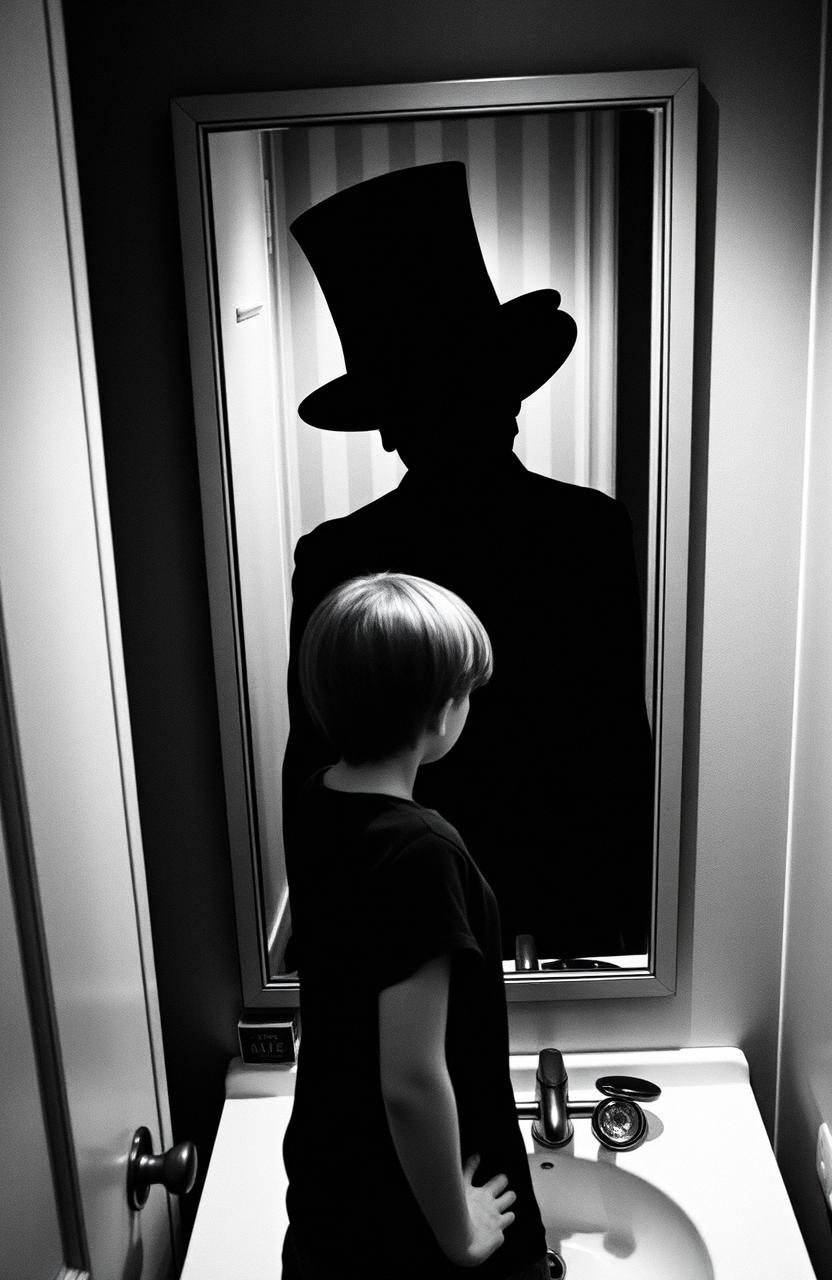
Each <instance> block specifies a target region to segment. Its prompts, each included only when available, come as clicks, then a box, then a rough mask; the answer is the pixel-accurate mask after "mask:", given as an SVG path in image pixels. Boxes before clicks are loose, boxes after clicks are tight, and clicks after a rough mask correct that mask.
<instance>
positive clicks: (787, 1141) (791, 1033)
mask: <svg viewBox="0 0 832 1280" xmlns="http://www.w3.org/2000/svg"><path fill="white" fill-rule="evenodd" d="M827 72H828V68H827ZM830 106H832V103H830V86H829V80H828V74H827V88H826V110H825V117H826V119H825V129H824V134H825V137H824V144H825V145H824V153H823V169H822V183H821V188H820V195H821V205H820V209H819V214H820V217H819V225H818V235H819V240H818V258H817V263H818V275H817V301H816V321H817V327H816V332H815V335H814V342H813V351H814V361H815V363H814V369H813V377H812V382H811V387H812V406H811V408H812V412H811V417H810V435H809V442H808V471H807V485H806V509H805V547H804V553H803V566H802V600H801V609H800V622H801V632H800V666H799V673H798V674H799V682H798V690H797V704H796V720H795V742H794V759H795V767H794V798H793V830H792V840H791V860H792V865H791V876H790V894H789V912H788V940H787V948H786V960H787V967H786V979H785V987H784V1019H783V1052H782V1077H781V1097H780V1108H779V1124H778V1130H777V1151H778V1159H779V1160H780V1164H781V1167H782V1169H783V1173H784V1176H785V1178H786V1180H787V1184H788V1186H789V1188H790V1190H791V1192H792V1197H793V1199H794V1201H795V1205H796V1207H797V1210H798V1216H799V1219H800V1223H801V1226H802V1228H803V1232H804V1235H805V1236H806V1239H807V1242H808V1243H809V1245H810V1248H811V1250H812V1253H813V1256H814V1261H815V1266H816V1268H817V1269H818V1273H819V1274H821V1275H830V1274H832V1231H831V1230H830V1220H829V1215H828V1213H827V1209H826V1207H825V1205H824V1202H823V1198H822V1195H821V1192H820V1188H819V1186H818V1184H817V1182H816V1180H815V1176H814V1150H815V1142H816V1139H817V1130H818V1125H819V1124H820V1123H821V1122H822V1121H829V1122H830V1123H832V975H831V974H830V968H832V937H830V932H832V434H830V431H829V422H830V413H832V354H830V353H832V113H831V112H830Z"/></svg>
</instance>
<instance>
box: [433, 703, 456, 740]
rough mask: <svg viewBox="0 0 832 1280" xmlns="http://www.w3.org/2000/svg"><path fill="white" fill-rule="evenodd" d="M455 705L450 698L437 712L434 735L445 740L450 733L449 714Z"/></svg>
mask: <svg viewBox="0 0 832 1280" xmlns="http://www.w3.org/2000/svg"><path fill="white" fill-rule="evenodd" d="M453 705H454V700H453V698H448V700H447V702H443V703H442V706H441V707H440V708H439V710H438V711H437V712H436V720H435V724H434V733H436V735H437V736H438V737H440V738H444V737H445V734H446V733H447V732H448V713H449V712H450V710H451V707H452V706H453Z"/></svg>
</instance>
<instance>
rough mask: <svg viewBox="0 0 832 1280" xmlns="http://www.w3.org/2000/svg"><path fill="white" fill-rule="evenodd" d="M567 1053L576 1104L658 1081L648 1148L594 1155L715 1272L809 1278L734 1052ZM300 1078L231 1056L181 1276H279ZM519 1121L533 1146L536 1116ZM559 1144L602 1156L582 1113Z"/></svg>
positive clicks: (530, 1061) (717, 1279)
mask: <svg viewBox="0 0 832 1280" xmlns="http://www.w3.org/2000/svg"><path fill="white" fill-rule="evenodd" d="M564 1061H565V1063H566V1068H567V1071H568V1073H569V1096H570V1098H571V1099H572V1100H573V1101H578V1100H581V1099H586V1098H595V1097H597V1096H598V1095H597V1091H596V1090H595V1087H594V1086H595V1080H596V1079H597V1077H598V1076H601V1075H635V1076H641V1077H644V1078H646V1079H648V1080H652V1081H654V1082H655V1083H656V1084H658V1085H659V1086H660V1087H661V1090H662V1094H661V1097H659V1098H657V1099H656V1100H655V1101H654V1102H650V1103H647V1104H646V1106H645V1112H646V1114H647V1117H648V1122H649V1130H648V1135H647V1139H646V1140H645V1142H644V1143H643V1144H642V1146H640V1147H638V1148H636V1149H634V1150H632V1151H626V1152H618V1153H615V1154H613V1153H612V1152H607V1151H602V1152H601V1153H600V1159H603V1160H605V1161H607V1162H609V1163H612V1164H615V1165H617V1166H618V1167H619V1168H621V1169H624V1170H627V1171H628V1172H630V1173H633V1174H635V1175H637V1176H638V1177H640V1178H643V1179H644V1180H645V1181H647V1182H649V1183H652V1184H653V1185H654V1186H655V1187H657V1188H658V1189H659V1190H661V1191H663V1192H664V1193H665V1194H667V1195H668V1196H669V1197H670V1198H671V1199H672V1200H674V1201H675V1202H676V1203H677V1204H678V1205H679V1206H680V1207H681V1208H682V1209H683V1210H684V1212H685V1213H686V1214H687V1215H688V1217H689V1218H690V1219H691V1221H692V1222H693V1224H694V1226H695V1227H696V1228H697V1229H698V1231H699V1232H700V1234H701V1236H702V1238H703V1240H704V1242H705V1244H706V1246H707V1249H708V1251H709V1253H710V1255H711V1261H712V1265H713V1271H714V1280H758V1277H760V1276H764V1275H771V1276H783V1277H788V1280H816V1277H815V1273H814V1271H813V1269H812V1266H811V1263H810V1261H809V1257H808V1254H807V1252H806V1248H805V1245H804V1243H803V1239H802V1237H801V1235H800V1231H799V1229H798V1226H797V1223H796V1221H795V1218H794V1214H793V1212H792V1209H791V1205H790V1202H789V1199H788V1196H787V1194H786V1190H785V1187H784V1185H783V1182H782V1179H781V1177H780V1172H779V1170H778V1167H777V1163H776V1161H775V1158H774V1153H773V1152H772V1149H771V1146H770V1143H769V1140H768V1136H767V1134H766V1131H765V1128H764V1126H763V1122H762V1119H761V1116H760V1113H759V1110H758V1108H757V1104H756V1102H755V1100H754V1095H753V1093H752V1092H751V1087H750V1083H749V1075H748V1064H747V1062H746V1060H745V1057H744V1055H743V1054H742V1053H741V1052H740V1051H739V1050H738V1049H730V1048H728V1049H678V1050H662V1051H650V1052H643V1053H639V1052H632V1053H621V1052H616V1053H586V1054H582V1053H565V1054H564ZM536 1067H537V1055H536V1054H534V1055H520V1056H513V1057H512V1058H511V1071H512V1080H513V1082H514V1086H515V1094H516V1096H517V1097H518V1099H528V1098H533V1097H534V1077H535V1070H536ZM294 1081H295V1068H294V1067H279V1066H278V1067H266V1066H251V1067H250V1066H247V1065H245V1064H243V1063H242V1062H240V1060H239V1059H235V1060H234V1061H233V1062H232V1063H231V1066H230V1068H229V1071H228V1075H227V1079H226V1102H225V1106H224V1108H223V1113H222V1118H221V1121H220V1126H219V1130H218V1133H217V1138H216V1142H215V1144H214V1150H213V1153H212V1156H211V1164H210V1168H209V1170H208V1175H207V1178H206V1181H205V1187H204V1190H203V1193H202V1199H201V1202H200V1206H199V1211H198V1214H197V1219H196V1224H195V1227H194V1231H193V1234H192V1237H191V1243H190V1246H189V1249H188V1256H187V1258H186V1261H185V1266H184V1269H183V1271H182V1276H181V1280H252V1278H253V1277H255V1276H257V1277H260V1276H267V1275H273V1276H278V1275H279V1274H280V1251H281V1247H282V1243H283V1235H284V1232H285V1229H286V1210H285V1196H286V1174H285V1171H284V1168H283V1159H282V1143H283V1134H284V1132H285V1129H286V1125H287V1124H288V1121H289V1116H290V1114H291V1109H292V1096H293V1093H294ZM520 1127H521V1130H522V1132H523V1135H524V1138H525V1141H526V1147H527V1150H529V1151H530V1152H531V1151H533V1150H534V1149H535V1145H534V1142H533V1140H532V1138H531V1121H521V1122H520ZM539 1150H541V1151H542V1150H543V1149H542V1148H539ZM565 1150H566V1151H569V1150H572V1151H573V1153H574V1155H575V1156H578V1157H582V1158H583V1159H586V1160H597V1159H599V1146H598V1143H597V1142H596V1141H595V1140H594V1139H593V1137H592V1134H591V1131H590V1126H589V1120H587V1119H576V1120H575V1138H574V1141H573V1143H572V1144H571V1147H570V1148H566V1149H565ZM575 1280H580V1277H579V1276H576V1277H575Z"/></svg>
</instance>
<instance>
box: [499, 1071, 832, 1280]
mask: <svg viewBox="0 0 832 1280" xmlns="http://www.w3.org/2000/svg"><path fill="white" fill-rule="evenodd" d="M564 1062H565V1065H566V1069H567V1073H568V1076H569V1097H570V1100H571V1101H574V1102H578V1101H588V1100H591V1099H597V1098H598V1097H599V1096H600V1095H599V1094H598V1092H597V1090H596V1088H595V1081H596V1080H597V1079H598V1077H599V1076H603V1075H629V1076H638V1077H639V1078H641V1079H643V1080H650V1081H652V1082H654V1083H655V1084H657V1085H658V1086H659V1088H660V1089H661V1094H660V1096H659V1097H658V1098H656V1099H655V1100H653V1101H651V1102H649V1103H647V1104H645V1106H644V1111H645V1115H646V1117H647V1125H648V1127H647V1133H646V1136H645V1139H644V1141H643V1142H642V1143H641V1145H640V1146H637V1147H634V1148H633V1149H631V1150H629V1151H616V1152H612V1151H609V1150H607V1149H606V1148H604V1147H602V1146H601V1145H600V1144H599V1143H598V1141H597V1140H596V1139H595V1138H594V1137H593V1135H592V1131H591V1128H590V1121H589V1120H588V1119H585V1118H581V1117H575V1118H574V1121H573V1123H574V1129H575V1132H574V1137H573V1139H572V1140H571V1141H570V1142H569V1143H568V1144H567V1145H566V1146H565V1147H560V1148H558V1149H556V1150H552V1149H550V1148H546V1147H543V1146H541V1145H540V1144H538V1143H536V1142H535V1141H534V1139H533V1138H532V1135H531V1121H530V1120H524V1121H521V1130H522V1132H523V1136H524V1139H525V1143H526V1151H527V1152H528V1155H529V1162H530V1166H531V1171H532V1178H533V1181H534V1187H535V1193H536V1194H537V1197H538V1203H539V1204H540V1209H541V1214H542V1216H543V1222H544V1226H545V1228H546V1234H547V1242H548V1245H549V1248H550V1249H553V1250H554V1251H555V1252H556V1253H559V1254H560V1255H561V1256H562V1258H563V1259H564V1261H565V1262H566V1264H567V1280H627V1277H633V1278H634V1280H635V1277H638V1280H660V1278H661V1280H760V1277H762V1276H784V1277H785V1276H787V1277H788V1280H815V1273H814V1270H813V1269H812V1266H811V1263H810V1261H809V1256H808V1254H807V1252H806V1247H805V1245H804V1243H803V1238H802V1236H801V1234H800V1231H799V1229H798V1226H797V1221H796V1219H795V1217H794V1213H793V1211H792V1207H791V1204H790V1202H789V1199H788V1196H787V1194H786V1189H785V1186H784V1185H783V1180H782V1178H781V1176H780V1171H779V1169H778V1167H777V1162H776V1160H775V1158H774V1152H773V1151H772V1148H771V1144H770V1142H769V1140H768V1136H767V1134H766V1131H765V1127H764V1125H763V1121H762V1118H761V1116H760V1112H759V1109H758V1107H757V1104H756V1101H755V1099H754V1095H753V1093H752V1091H751V1085H750V1081H749V1074H748V1063H747V1062H746V1059H745V1057H744V1055H743V1054H742V1053H741V1052H740V1051H739V1050H738V1049H677V1050H663V1051H655V1052H645V1053H586V1054H581V1053H577V1054H570V1053H566V1054H564ZM511 1070H512V1083H513V1085H514V1092H515V1097H516V1098H517V1099H518V1101H527V1100H530V1099H532V1098H534V1089H535V1073H536V1070H537V1055H536V1054H534V1055H529V1056H525V1055H524V1056H522V1057H514V1058H512V1059H511ZM548 1166H551V1167H548Z"/></svg>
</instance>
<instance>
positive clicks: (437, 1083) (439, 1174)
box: [379, 956, 515, 1267]
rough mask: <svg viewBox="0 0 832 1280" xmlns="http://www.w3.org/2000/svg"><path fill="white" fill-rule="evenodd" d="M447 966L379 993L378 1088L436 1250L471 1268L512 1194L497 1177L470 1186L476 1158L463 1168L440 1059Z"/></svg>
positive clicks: (495, 1241) (498, 1228)
mask: <svg viewBox="0 0 832 1280" xmlns="http://www.w3.org/2000/svg"><path fill="white" fill-rule="evenodd" d="M450 972H451V964H450V959H449V957H447V956H443V957H440V958H438V959H436V960H432V961H430V962H429V963H428V964H426V965H423V967H422V968H421V969H419V970H417V972H416V973H415V974H413V975H412V976H411V977H410V978H408V979H406V980H405V981H404V982H400V983H397V984H396V985H395V986H392V987H386V988H385V989H384V990H383V991H382V992H381V994H380V995H379V1046H380V1048H379V1052H380V1063H381V1088H382V1094H383V1097H384V1105H385V1109H386V1112H387V1121H388V1124H389V1125H390V1132H391V1134H392V1137H393V1142H394V1144H395V1147H396V1151H397V1153H398V1156H399V1160H400V1161H401V1165H402V1168H403V1169H404V1172H405V1176H406V1177H407V1180H408V1182H409V1183H410V1187H411V1190H412V1191H413V1194H414V1195H415V1197H416V1200H417V1202H418V1204H419V1207H420V1209H421V1210H422V1212H423V1213H424V1215H425V1217H426V1218H427V1220H428V1223H429V1224H430V1227H431V1229H432V1230H433V1233H434V1235H435V1236H436V1239H437V1241H438V1243H439V1246H440V1248H441V1249H442V1251H443V1252H444V1253H445V1254H446V1256H447V1257H448V1258H450V1259H451V1261H452V1262H455V1263H457V1265H459V1266H468V1267H475V1266H477V1265H478V1264H479V1263H481V1262H484V1261H485V1259H486V1258H488V1257H489V1256H490V1255H491V1254H492V1253H493V1252H494V1251H495V1249H497V1248H499V1246H500V1245H501V1244H502V1242H503V1232H504V1231H505V1229H506V1228H507V1227H508V1226H510V1225H511V1223H512V1222H513V1221H514V1214H513V1213H511V1212H509V1206H510V1205H512V1204H513V1203H514V1200H515V1195H514V1192H512V1191H509V1190H507V1180H506V1178H505V1177H503V1176H502V1175H500V1176H498V1177H496V1178H492V1179H491V1181H490V1182H488V1183H486V1184H485V1185H484V1186H481V1187H475V1186H474V1185H473V1176H474V1172H475V1170H476V1167H477V1163H478V1157H472V1158H471V1159H469V1160H468V1161H467V1163H466V1166H465V1169H464V1170H463V1168H462V1166H461V1162H460V1154H459V1118H458V1115H457V1108H456V1098H455V1097H454V1091H453V1086H452V1084H451V1079H450V1076H449V1074H448V1068H447V1063H446V1061H445V1024H446V1020H447V1010H448V987H449V984H450Z"/></svg>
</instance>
